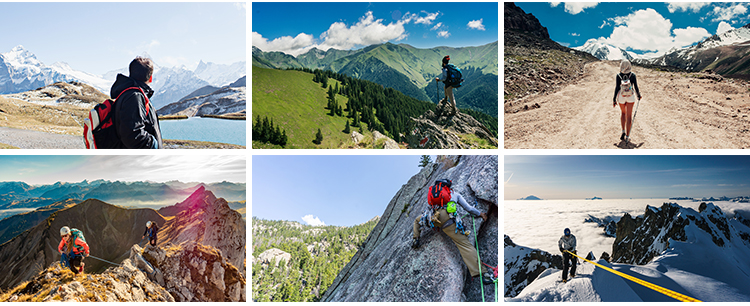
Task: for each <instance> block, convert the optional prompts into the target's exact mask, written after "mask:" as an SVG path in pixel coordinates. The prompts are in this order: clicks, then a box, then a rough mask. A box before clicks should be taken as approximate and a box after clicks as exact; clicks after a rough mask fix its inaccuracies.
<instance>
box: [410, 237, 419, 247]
mask: <svg viewBox="0 0 750 306" xmlns="http://www.w3.org/2000/svg"><path fill="white" fill-rule="evenodd" d="M418 247H419V238H414V240H412V241H411V248H412V249H416V248H418Z"/></svg>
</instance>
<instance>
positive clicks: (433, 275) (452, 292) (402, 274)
mask: <svg viewBox="0 0 750 306" xmlns="http://www.w3.org/2000/svg"><path fill="white" fill-rule="evenodd" d="M497 175H498V159H497V156H449V157H443V156H441V157H439V158H438V159H437V161H436V162H435V163H433V164H430V165H427V166H426V167H424V168H423V169H422V171H420V172H419V173H418V174H416V175H414V176H413V177H412V178H411V179H409V181H408V182H407V183H406V184H405V185H403V187H402V188H401V189H400V190H399V191H398V192H397V193H396V195H394V197H393V199H392V200H391V201H390V203H389V204H388V206H387V207H386V209H385V211H384V212H383V214H382V217H381V219H380V221H379V222H378V224H377V225H376V226H375V228H374V229H373V230H372V232H370V235H369V236H368V238H367V240H366V242H365V244H364V246H363V247H362V248H361V249H360V250H359V251H358V252H357V254H355V255H354V257H353V258H352V260H351V261H350V262H349V263H348V264H347V265H346V267H344V269H342V270H341V271H340V272H339V274H338V275H337V276H336V279H335V280H334V281H333V284H331V286H330V287H329V288H328V290H327V291H326V292H325V293H324V294H323V296H322V298H321V301H324V302H333V301H345V302H364V301H377V302H424V301H443V302H449V301H450V302H459V301H481V300H482V297H481V293H480V289H481V288H480V286H481V280H480V279H479V278H474V279H472V278H471V277H470V275H469V272H468V269H467V268H466V266H465V264H464V263H463V260H462V259H461V255H460V254H459V252H458V249H457V248H456V246H455V244H454V243H453V242H452V241H451V239H450V238H448V237H447V236H446V235H445V234H444V233H442V232H436V231H432V230H429V229H423V232H422V236H421V238H420V240H421V241H422V243H421V246H420V247H419V248H418V249H416V250H415V249H412V248H411V246H410V244H411V240H412V225H413V222H414V219H415V218H417V216H419V215H421V214H422V212H423V211H424V210H425V209H426V208H427V192H428V189H429V186H431V185H432V184H433V183H434V182H435V180H437V179H442V178H447V179H451V180H453V189H454V191H456V192H459V193H461V194H462V195H463V196H464V197H465V198H466V199H467V201H468V202H469V203H471V204H472V205H474V203H475V201H477V202H476V203H478V207H477V208H478V209H479V210H480V211H482V212H487V215H488V217H489V218H488V220H487V222H483V221H482V219H481V218H477V219H476V220H475V222H476V228H477V232H478V233H477V236H475V235H474V234H473V233H472V234H471V235H470V236H469V240H470V241H471V243H475V240H476V239H477V237H478V241H479V253H480V258H481V259H482V261H483V262H485V263H487V264H488V265H491V266H497V261H498V257H497V250H498V239H497V234H498V214H497V203H498V202H497V199H498V197H497V190H498V189H497V179H498V177H497ZM459 213H460V215H467V214H468V213H467V212H465V211H463V208H459ZM462 220H463V222H464V224H465V225H466V226H467V228H468V229H469V230H471V228H472V218H471V217H470V216H468V215H467V216H464V217H463V219H462ZM494 290H495V287H494V286H493V285H485V286H484V293H485V298H486V300H488V301H492V300H494V297H495V291H494Z"/></svg>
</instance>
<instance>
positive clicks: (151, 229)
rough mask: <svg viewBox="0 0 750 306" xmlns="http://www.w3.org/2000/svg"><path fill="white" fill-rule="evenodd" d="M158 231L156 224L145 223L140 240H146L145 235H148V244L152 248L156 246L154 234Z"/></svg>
mask: <svg viewBox="0 0 750 306" xmlns="http://www.w3.org/2000/svg"><path fill="white" fill-rule="evenodd" d="M158 231H159V227H158V226H157V225H156V222H151V221H147V222H146V231H145V232H143V236H141V239H143V238H146V235H148V243H150V244H151V245H152V246H156V232H158Z"/></svg>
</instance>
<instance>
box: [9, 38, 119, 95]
mask: <svg viewBox="0 0 750 306" xmlns="http://www.w3.org/2000/svg"><path fill="white" fill-rule="evenodd" d="M70 81H79V82H84V83H87V84H89V85H91V86H93V87H95V88H96V89H98V90H102V91H103V92H104V89H105V88H107V87H108V86H110V85H111V82H108V81H106V80H105V79H103V78H102V77H99V76H96V75H93V74H90V73H86V72H82V71H77V70H74V69H72V68H71V67H70V66H68V64H66V63H54V64H52V65H50V66H48V65H45V64H44V63H42V62H41V61H40V60H39V59H37V58H36V55H34V54H33V53H31V52H30V51H28V50H26V49H24V47H23V46H21V45H19V46H16V47H14V48H13V49H11V50H10V52H6V53H0V94H11V93H19V92H24V91H28V90H32V89H36V88H39V87H43V86H46V85H49V84H52V83H55V82H70Z"/></svg>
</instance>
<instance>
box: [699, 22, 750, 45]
mask: <svg viewBox="0 0 750 306" xmlns="http://www.w3.org/2000/svg"><path fill="white" fill-rule="evenodd" d="M748 41H750V24H747V25H745V26H743V27H741V28H736V29H732V30H729V31H726V32H724V33H720V34H717V35H714V36H711V37H709V38H706V39H705V40H704V41H702V42H701V43H699V44H698V45H697V49H711V48H716V47H721V46H728V45H734V44H739V43H744V42H748Z"/></svg>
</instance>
